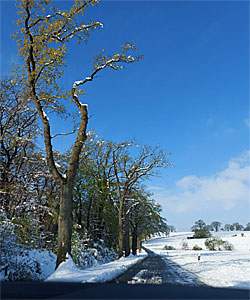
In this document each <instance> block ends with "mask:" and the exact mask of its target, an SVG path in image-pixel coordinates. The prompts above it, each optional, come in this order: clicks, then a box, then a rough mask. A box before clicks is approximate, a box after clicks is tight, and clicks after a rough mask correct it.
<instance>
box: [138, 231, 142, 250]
mask: <svg viewBox="0 0 250 300" xmlns="http://www.w3.org/2000/svg"><path fill="white" fill-rule="evenodd" d="M141 241H142V237H141V235H140V236H139V238H138V240H137V249H138V250H139V252H141Z"/></svg>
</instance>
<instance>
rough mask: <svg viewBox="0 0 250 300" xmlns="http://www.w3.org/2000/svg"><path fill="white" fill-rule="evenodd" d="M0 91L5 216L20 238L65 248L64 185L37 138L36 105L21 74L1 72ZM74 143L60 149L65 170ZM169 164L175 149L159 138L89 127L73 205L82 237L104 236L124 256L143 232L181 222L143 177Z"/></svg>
mask: <svg viewBox="0 0 250 300" xmlns="http://www.w3.org/2000/svg"><path fill="white" fill-rule="evenodd" d="M0 91H1V99H0V100H1V102H0V105H1V109H0V111H1V112H0V126H1V127H0V129H1V147H0V153H1V165H0V168H1V180H0V205H1V212H2V213H1V216H2V218H7V220H8V221H9V222H11V223H12V224H13V225H14V226H15V233H16V234H17V236H18V237H19V240H18V242H21V243H25V244H26V245H29V246H32V247H39V248H46V249H53V250H54V251H58V246H56V239H57V237H58V235H57V226H58V217H59V220H60V217H61V215H60V210H61V209H62V206H61V203H60V202H61V201H62V198H60V192H62V190H61V191H60V184H59V183H58V182H57V181H55V180H54V178H53V174H51V173H50V172H49V169H48V166H47V160H46V158H45V155H44V153H43V151H41V150H40V149H39V148H38V146H37V145H36V144H37V142H36V141H37V137H38V135H39V134H40V130H39V124H38V121H37V113H36V110H35V109H34V107H33V104H32V102H31V101H30V100H29V99H28V98H27V95H26V93H25V89H23V85H22V81H21V80H18V79H15V78H9V79H4V80H2V81H1V89H0ZM70 151H72V150H68V151H67V152H66V153H65V154H60V153H59V152H53V158H54V160H55V161H54V163H55V165H56V167H57V169H58V170H59V172H60V173H61V174H62V177H63V178H64V177H67V172H68V167H67V166H68V164H69V163H70ZM167 166H171V163H170V162H169V161H168V154H165V153H164V152H163V151H162V150H160V149H159V147H158V146H157V147H149V146H144V145H140V144H139V143H137V142H136V141H135V140H131V141H127V142H122V143H115V142H111V141H105V140H103V139H102V138H100V137H98V136H97V135H96V134H95V133H94V132H89V133H88V134H87V138H86V141H85V143H84V145H83V148H82V151H81V153H80V155H79V169H78V172H77V174H76V177H75V180H74V182H73V186H72V203H71V205H72V207H71V208H67V209H68V210H69V211H67V213H71V214H72V228H73V227H74V230H75V231H77V233H78V234H79V235H80V236H81V240H85V241H86V243H87V244H88V246H89V247H91V246H93V244H94V243H98V242H100V241H102V243H103V244H104V246H105V247H108V248H112V249H114V250H115V251H118V254H119V256H121V255H123V253H125V255H126V256H127V255H129V254H130V251H131V249H132V253H133V254H136V251H137V248H138V246H139V247H140V241H141V240H142V239H143V238H145V237H148V236H150V235H152V234H155V233H158V232H165V233H168V232H169V231H171V230H174V228H173V226H172V227H169V226H167V224H166V220H165V219H164V218H162V217H161V207H160V206H159V205H158V204H157V203H156V202H155V201H154V200H153V199H152V197H151V196H152V195H151V194H150V193H149V192H148V191H147V190H146V187H145V186H144V185H142V180H143V179H145V178H149V177H151V176H154V175H156V174H157V169H158V168H162V167H167ZM74 224H75V226H73V225H74ZM71 230H72V229H71Z"/></svg>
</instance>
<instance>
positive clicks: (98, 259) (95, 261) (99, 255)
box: [71, 225, 117, 269]
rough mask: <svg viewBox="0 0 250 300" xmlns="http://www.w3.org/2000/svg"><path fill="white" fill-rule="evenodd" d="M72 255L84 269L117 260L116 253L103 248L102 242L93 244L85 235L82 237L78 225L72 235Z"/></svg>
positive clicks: (75, 261) (76, 262)
mask: <svg viewBox="0 0 250 300" xmlns="http://www.w3.org/2000/svg"><path fill="white" fill-rule="evenodd" d="M77 229H78V230H77ZM71 254H72V258H73V260H74V263H75V264H76V265H77V266H78V267H80V268H83V269H84V268H88V267H92V266H97V265H100V264H103V263H107V262H110V261H112V260H114V259H116V258H117V254H116V253H115V252H114V251H112V250H111V249H108V248H105V247H104V246H103V241H102V240H100V241H99V242H98V243H93V241H91V240H90V239H89V238H87V237H86V236H84V234H82V236H81V235H80V233H79V228H77V225H74V230H73V233H72V245H71Z"/></svg>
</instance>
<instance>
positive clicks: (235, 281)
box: [144, 231, 250, 289]
mask: <svg viewBox="0 0 250 300" xmlns="http://www.w3.org/2000/svg"><path fill="white" fill-rule="evenodd" d="M242 233H243V234H244V235H243V236H242ZM192 235H193V233H171V234H170V236H169V237H161V238H154V239H152V240H150V241H147V242H145V243H144V246H145V247H147V248H148V249H150V250H152V251H154V252H155V253H157V254H160V255H162V256H165V257H166V258H167V259H169V260H171V261H173V262H175V263H177V264H179V265H180V266H181V267H182V268H183V269H185V270H187V271H189V272H192V273H193V274H195V275H196V276H197V277H198V278H199V280H200V281H202V282H204V283H205V284H207V285H210V286H214V287H232V288H246V289H249V288H250V232H248V231H244V232H217V233H216V232H214V233H213V236H214V237H218V238H220V239H222V240H224V241H227V242H229V243H231V244H232V245H233V247H234V249H233V251H209V250H207V249H206V247H205V240H206V239H187V237H188V236H192ZM166 245H167V246H172V247H174V248H175V250H165V249H164V247H165V246H166ZM183 245H184V247H183ZM195 245H197V246H199V247H200V248H202V249H203V250H200V251H195V250H191V249H193V247H194V246H195ZM183 248H186V249H187V250H184V249H183ZM198 255H200V261H198Z"/></svg>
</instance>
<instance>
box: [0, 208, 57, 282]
mask: <svg viewBox="0 0 250 300" xmlns="http://www.w3.org/2000/svg"><path fill="white" fill-rule="evenodd" d="M17 239H18V238H17V236H16V235H15V234H14V225H13V224H12V223H11V222H10V221H9V220H8V219H7V218H6V216H5V215H4V213H3V212H2V213H1V224H0V245H1V255H0V271H1V272H0V280H5V281H33V280H44V279H46V278H47V277H48V276H49V275H50V274H52V273H53V272H54V270H55V262H56V256H55V254H53V253H52V252H49V251H42V250H37V249H32V248H30V247H29V246H26V245H21V244H19V243H17Z"/></svg>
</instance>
